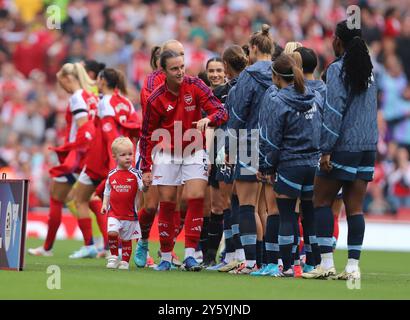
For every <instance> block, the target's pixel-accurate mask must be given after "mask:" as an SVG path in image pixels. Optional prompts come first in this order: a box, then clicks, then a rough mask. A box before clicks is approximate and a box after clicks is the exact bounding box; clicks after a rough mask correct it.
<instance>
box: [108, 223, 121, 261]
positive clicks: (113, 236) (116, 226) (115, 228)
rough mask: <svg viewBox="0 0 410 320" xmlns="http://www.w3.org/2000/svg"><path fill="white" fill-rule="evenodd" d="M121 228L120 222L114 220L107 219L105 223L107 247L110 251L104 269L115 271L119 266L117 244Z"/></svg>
mask: <svg viewBox="0 0 410 320" xmlns="http://www.w3.org/2000/svg"><path fill="white" fill-rule="evenodd" d="M120 228H121V221H119V220H118V219H116V218H112V217H109V218H108V221H107V231H108V232H107V236H108V247H109V249H110V256H109V257H108V259H107V260H108V261H107V265H106V267H107V268H108V269H117V268H118V266H119V265H120V260H119V258H118V243H119V232H120Z"/></svg>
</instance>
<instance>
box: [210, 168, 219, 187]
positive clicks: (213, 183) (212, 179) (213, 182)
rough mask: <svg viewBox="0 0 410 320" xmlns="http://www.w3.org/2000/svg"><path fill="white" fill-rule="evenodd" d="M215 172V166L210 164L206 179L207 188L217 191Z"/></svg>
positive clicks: (217, 184)
mask: <svg viewBox="0 0 410 320" xmlns="http://www.w3.org/2000/svg"><path fill="white" fill-rule="evenodd" d="M217 170H218V168H217V167H216V164H211V172H210V173H209V177H208V186H211V187H213V188H215V189H219V181H218V180H216V173H217Z"/></svg>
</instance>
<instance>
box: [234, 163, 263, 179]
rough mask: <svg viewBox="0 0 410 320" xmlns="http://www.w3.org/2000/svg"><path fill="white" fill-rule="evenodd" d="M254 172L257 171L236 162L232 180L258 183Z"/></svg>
mask: <svg viewBox="0 0 410 320" xmlns="http://www.w3.org/2000/svg"><path fill="white" fill-rule="evenodd" d="M256 172H257V170H256V169H255V168H254V167H252V166H250V165H247V164H245V163H243V162H240V161H238V162H237V163H236V165H235V171H234V174H233V179H234V180H239V181H248V182H258V178H256Z"/></svg>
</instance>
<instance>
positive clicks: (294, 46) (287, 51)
mask: <svg viewBox="0 0 410 320" xmlns="http://www.w3.org/2000/svg"><path fill="white" fill-rule="evenodd" d="M300 47H302V44H301V43H300V42H296V41H291V42H287V43H286V45H285V49H283V53H285V54H290V53H293V51H295V49H297V48H300Z"/></svg>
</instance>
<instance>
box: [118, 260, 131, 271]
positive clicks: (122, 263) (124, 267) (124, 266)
mask: <svg viewBox="0 0 410 320" xmlns="http://www.w3.org/2000/svg"><path fill="white" fill-rule="evenodd" d="M129 268H130V264H129V263H128V262H127V261H120V263H119V265H118V269H120V270H128V269H129Z"/></svg>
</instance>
